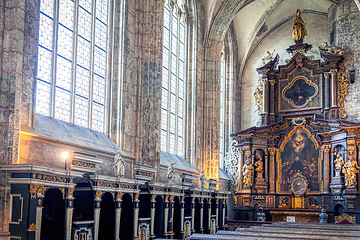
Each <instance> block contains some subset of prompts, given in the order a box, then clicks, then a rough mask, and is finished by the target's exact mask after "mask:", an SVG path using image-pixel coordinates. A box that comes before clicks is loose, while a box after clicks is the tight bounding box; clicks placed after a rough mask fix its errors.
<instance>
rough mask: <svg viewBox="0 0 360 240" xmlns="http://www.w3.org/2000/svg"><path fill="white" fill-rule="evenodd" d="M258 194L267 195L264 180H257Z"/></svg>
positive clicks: (256, 188)
mask: <svg viewBox="0 0 360 240" xmlns="http://www.w3.org/2000/svg"><path fill="white" fill-rule="evenodd" d="M254 188H255V190H256V193H258V194H259V193H266V189H267V185H266V182H265V179H264V178H256V179H255V186H254Z"/></svg>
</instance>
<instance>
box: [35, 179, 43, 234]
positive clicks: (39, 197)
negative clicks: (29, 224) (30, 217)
mask: <svg viewBox="0 0 360 240" xmlns="http://www.w3.org/2000/svg"><path fill="white" fill-rule="evenodd" d="M42 189H44V186H43V185H42ZM43 202H44V191H38V193H37V198H36V233H35V239H36V240H40V234H41V219H42V210H43Z"/></svg>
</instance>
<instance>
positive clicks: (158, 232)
mask: <svg viewBox="0 0 360 240" xmlns="http://www.w3.org/2000/svg"><path fill="white" fill-rule="evenodd" d="M154 225H155V229H154V234H155V236H156V237H157V238H163V237H164V199H163V197H162V196H161V195H157V196H156V198H155V224H154Z"/></svg>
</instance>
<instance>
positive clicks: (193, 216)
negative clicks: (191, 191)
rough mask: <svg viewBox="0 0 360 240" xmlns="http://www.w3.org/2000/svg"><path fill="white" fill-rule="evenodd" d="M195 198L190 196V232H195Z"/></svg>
mask: <svg viewBox="0 0 360 240" xmlns="http://www.w3.org/2000/svg"><path fill="white" fill-rule="evenodd" d="M194 224H195V198H194V197H193V198H191V233H194V232H195V228H194Z"/></svg>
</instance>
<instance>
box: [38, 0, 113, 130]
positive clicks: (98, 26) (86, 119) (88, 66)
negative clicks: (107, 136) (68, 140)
mask: <svg viewBox="0 0 360 240" xmlns="http://www.w3.org/2000/svg"><path fill="white" fill-rule="evenodd" d="M108 9H109V1H108V0H79V1H75V0H41V3H40V28H39V50H38V70H37V89H36V112H37V113H40V114H43V115H46V116H50V117H52V118H56V119H59V120H63V121H67V122H70V123H73V124H76V125H80V126H83V127H87V128H90V129H93V130H96V131H100V132H103V131H104V128H105V126H104V125H105V105H106V87H107V82H106V77H105V76H106V62H107V61H106V59H107V57H106V55H107V48H108V20H109V19H110V17H109V16H108Z"/></svg>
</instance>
